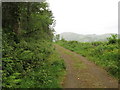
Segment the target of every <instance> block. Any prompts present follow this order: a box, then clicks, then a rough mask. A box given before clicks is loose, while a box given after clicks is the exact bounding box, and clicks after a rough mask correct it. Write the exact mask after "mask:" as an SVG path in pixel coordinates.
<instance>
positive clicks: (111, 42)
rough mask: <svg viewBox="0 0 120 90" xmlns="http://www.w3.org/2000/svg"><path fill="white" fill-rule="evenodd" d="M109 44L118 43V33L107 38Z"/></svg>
mask: <svg viewBox="0 0 120 90" xmlns="http://www.w3.org/2000/svg"><path fill="white" fill-rule="evenodd" d="M107 39H108V43H109V44H114V43H117V34H115V35H114V34H112V35H111V37H109V38H107Z"/></svg>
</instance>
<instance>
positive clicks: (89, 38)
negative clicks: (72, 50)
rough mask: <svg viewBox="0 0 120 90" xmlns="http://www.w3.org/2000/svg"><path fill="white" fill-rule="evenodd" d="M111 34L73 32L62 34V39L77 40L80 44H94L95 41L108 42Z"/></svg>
mask: <svg viewBox="0 0 120 90" xmlns="http://www.w3.org/2000/svg"><path fill="white" fill-rule="evenodd" d="M110 36H111V34H101V35H96V34H87V35H83V34H77V33H72V32H64V33H61V34H60V37H61V38H64V39H65V40H67V41H71V40H75V41H80V42H94V41H107V39H106V38H107V37H110Z"/></svg>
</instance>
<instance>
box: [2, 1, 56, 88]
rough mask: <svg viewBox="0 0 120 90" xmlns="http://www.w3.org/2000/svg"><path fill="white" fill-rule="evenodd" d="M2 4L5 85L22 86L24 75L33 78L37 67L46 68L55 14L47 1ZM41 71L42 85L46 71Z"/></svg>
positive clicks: (50, 51)
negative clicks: (51, 26)
mask: <svg viewBox="0 0 120 90" xmlns="http://www.w3.org/2000/svg"><path fill="white" fill-rule="evenodd" d="M2 5H3V6H2V11H3V13H2V16H3V17H2V22H3V23H2V26H3V39H2V42H3V45H2V52H3V53H2V54H3V59H2V62H3V87H7V88H11V87H21V83H22V81H23V78H24V79H25V77H26V78H27V79H26V80H28V79H29V80H28V81H26V82H30V81H32V80H33V79H34V78H33V79H32V80H30V77H34V75H33V76H29V75H31V74H32V73H34V72H35V71H36V70H37V69H38V68H41V70H45V68H43V66H44V63H45V62H46V63H47V60H48V58H49V56H50V55H51V54H52V53H53V47H52V43H51V42H52V39H53V30H52V28H50V25H52V24H53V22H54V18H53V15H52V12H51V11H50V10H49V8H48V4H47V3H46V2H41V3H39V2H35V3H34V2H27V3H25V2H3V3H2ZM40 72H41V73H40V74H41V77H40V76H39V77H37V78H39V81H37V82H38V83H39V84H40V85H43V84H44V83H43V80H44V79H43V80H42V78H43V77H42V76H44V75H43V73H42V71H40ZM28 76H29V78H28ZM35 80H37V79H35ZM33 81H34V80H33ZM46 82H47V81H46ZM32 83H33V82H32ZM34 83H35V82H34ZM35 84H36V83H35ZM35 84H33V87H35ZM28 86H29V87H31V85H28Z"/></svg>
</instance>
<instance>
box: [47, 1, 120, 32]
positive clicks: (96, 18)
mask: <svg viewBox="0 0 120 90" xmlns="http://www.w3.org/2000/svg"><path fill="white" fill-rule="evenodd" d="M118 1H120V0H48V2H49V4H50V9H51V10H52V12H53V15H54V17H55V20H56V26H55V31H56V32H57V33H62V32H74V33H79V34H104V33H118Z"/></svg>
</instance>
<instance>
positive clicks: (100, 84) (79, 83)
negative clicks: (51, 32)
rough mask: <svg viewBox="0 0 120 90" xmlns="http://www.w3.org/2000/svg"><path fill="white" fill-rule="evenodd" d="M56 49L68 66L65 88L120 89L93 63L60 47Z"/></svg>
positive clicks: (116, 82)
mask: <svg viewBox="0 0 120 90" xmlns="http://www.w3.org/2000/svg"><path fill="white" fill-rule="evenodd" d="M55 48H56V50H57V51H58V53H59V54H60V55H61V57H62V58H63V59H64V61H65V64H66V70H67V74H66V77H65V80H64V83H63V87H64V88H118V81H117V80H116V79H114V78H113V77H111V76H110V75H108V73H107V72H106V71H105V70H104V69H102V68H100V67H98V66H96V65H95V64H94V63H93V62H90V61H88V60H87V59H86V58H84V57H82V56H80V55H79V54H76V53H75V52H72V51H70V50H67V49H65V48H63V47H61V46H59V45H55Z"/></svg>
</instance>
